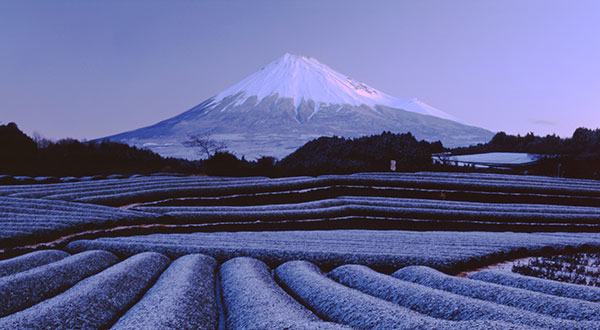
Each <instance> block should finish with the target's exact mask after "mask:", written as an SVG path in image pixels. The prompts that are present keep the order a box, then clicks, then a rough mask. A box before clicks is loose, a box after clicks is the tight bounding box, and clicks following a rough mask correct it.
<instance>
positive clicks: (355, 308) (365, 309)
mask: <svg viewBox="0 0 600 330" xmlns="http://www.w3.org/2000/svg"><path fill="white" fill-rule="evenodd" d="M275 276H276V278H277V280H278V281H279V282H280V283H281V284H282V285H283V286H284V287H285V288H287V290H289V292H291V293H292V294H293V295H294V297H295V298H296V299H298V300H300V301H301V302H302V303H304V304H305V305H307V306H309V307H310V308H311V309H312V310H313V311H315V313H317V315H319V316H320V317H322V318H323V319H326V320H332V321H334V322H337V323H342V324H346V325H349V326H352V327H355V328H358V329H386V330H388V329H506V328H507V324H506V323H500V322H498V323H496V322H490V321H464V322H453V321H447V320H439V319H435V318H432V317H429V316H426V315H423V314H420V313H417V312H415V311H412V310H410V309H408V308H404V307H401V306H398V305H396V304H393V303H390V302H388V301H385V300H382V299H379V298H375V297H373V296H370V295H367V294H364V293H362V292H360V291H358V290H355V289H351V288H348V287H346V286H343V285H341V284H339V283H337V282H335V281H333V280H331V279H329V278H327V277H326V276H325V275H324V274H323V273H322V272H321V270H320V269H319V268H318V267H317V266H315V265H314V264H311V263H309V262H307V261H290V262H287V263H285V264H283V265H281V266H279V267H277V269H276V270H275ZM513 328H518V326H513ZM524 328H525V327H524Z"/></svg>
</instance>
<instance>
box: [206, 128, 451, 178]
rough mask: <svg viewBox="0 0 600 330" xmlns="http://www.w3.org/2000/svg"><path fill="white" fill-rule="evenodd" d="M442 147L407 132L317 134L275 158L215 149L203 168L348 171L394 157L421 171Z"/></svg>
mask: <svg viewBox="0 0 600 330" xmlns="http://www.w3.org/2000/svg"><path fill="white" fill-rule="evenodd" d="M442 151H444V148H443V146H442V144H441V143H440V142H439V141H438V142H435V143H429V142H426V141H417V140H416V139H415V138H414V136H412V135H411V134H410V133H407V134H393V133H390V132H384V133H382V134H380V135H372V136H365V137H360V138H355V139H346V138H341V137H321V138H318V139H316V140H312V141H310V142H308V143H306V144H305V145H303V146H302V147H300V148H299V149H298V150H296V151H295V152H294V153H292V154H290V155H289V156H287V157H285V158H284V159H282V160H281V161H278V162H276V161H275V159H273V158H271V157H263V158H260V159H258V160H257V161H246V160H245V159H244V158H242V159H238V158H236V157H235V156H234V155H232V154H229V153H227V152H218V153H216V154H215V155H213V156H212V157H210V158H209V159H208V160H207V161H206V172H207V174H209V175H227V176H235V175H239V176H248V175H260V176H299V175H309V176H316V175H322V174H348V173H356V172H377V171H389V170H390V160H395V161H396V170H397V171H422V170H427V169H432V164H431V154H432V153H436V152H442Z"/></svg>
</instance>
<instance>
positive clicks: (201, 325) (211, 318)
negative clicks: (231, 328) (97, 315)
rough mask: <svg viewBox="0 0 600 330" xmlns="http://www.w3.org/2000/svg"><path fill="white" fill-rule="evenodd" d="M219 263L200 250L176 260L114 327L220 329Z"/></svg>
mask: <svg viewBox="0 0 600 330" xmlns="http://www.w3.org/2000/svg"><path fill="white" fill-rule="evenodd" d="M216 267H217V262H216V261H215V259H213V258H211V257H209V256H205V255H201V254H190V255H186V256H183V257H181V258H179V259H177V260H175V261H173V262H172V263H171V265H170V266H169V268H167V270H165V272H164V273H163V274H162V275H161V276H160V277H159V278H158V280H157V281H156V284H154V285H153V286H152V287H151V288H150V290H148V292H147V293H146V294H145V295H144V296H143V297H142V299H141V300H140V301H139V302H138V303H137V304H135V305H134V306H133V307H132V308H131V309H130V310H129V311H127V313H125V315H123V316H122V317H121V318H120V319H119V321H118V322H117V323H116V324H115V325H114V326H113V327H112V328H111V329H132V330H133V329H217V328H218V319H217V317H218V313H217V298H216V295H215V285H216V284H215V282H216V281H215V273H216Z"/></svg>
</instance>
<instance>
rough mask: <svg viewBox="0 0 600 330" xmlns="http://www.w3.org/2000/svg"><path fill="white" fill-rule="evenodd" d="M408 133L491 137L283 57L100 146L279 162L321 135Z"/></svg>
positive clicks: (460, 142)
mask: <svg viewBox="0 0 600 330" xmlns="http://www.w3.org/2000/svg"><path fill="white" fill-rule="evenodd" d="M382 131H391V132H393V133H405V132H411V133H412V134H413V135H414V136H415V137H416V138H417V139H424V140H428V141H437V140H440V141H442V143H443V144H444V146H449V147H455V146H466V145H470V144H475V143H480V142H487V141H489V140H490V139H491V137H492V136H493V133H492V132H491V131H488V130H485V129H482V128H479V127H474V126H469V125H467V124H465V123H464V122H462V121H461V120H459V119H457V118H455V117H453V116H452V115H450V114H448V113H445V112H443V111H441V110H438V109H436V108H434V107H432V106H429V105H427V104H425V103H423V102H421V101H419V100H418V99H416V98H396V97H393V96H390V95H387V94H385V93H383V92H380V91H378V90H376V89H374V88H372V87H370V86H368V85H366V84H364V83H361V82H359V81H356V80H354V79H352V78H349V77H347V76H345V75H343V74H340V73H338V72H336V71H334V70H332V69H331V68H329V67H328V66H326V65H324V64H322V63H320V62H319V61H317V60H316V59H314V58H312V57H307V56H299V55H292V54H285V55H283V56H281V57H280V58H278V59H276V60H275V61H273V62H271V63H269V64H268V65H267V66H265V67H264V68H262V69H261V70H259V71H258V72H255V73H254V74H252V75H250V76H248V77H247V78H245V79H244V80H242V81H240V82H239V83H237V84H235V85H233V86H231V87H230V88H228V89H226V90H224V91H223V92H221V93H219V94H218V95H216V96H214V97H212V98H210V99H208V100H206V101H204V102H202V103H200V104H199V105H197V106H195V107H193V108H191V109H189V110H188V111H185V112H183V113H181V114H179V115H177V116H175V117H172V118H169V119H167V120H164V121H161V122H159V123H157V124H155V125H152V126H148V127H144V128H140V129H136V130H133V131H129V132H125V133H121V134H117V135H113V136H109V137H107V138H105V139H109V140H112V141H118V142H124V143H127V144H130V145H135V146H137V147H142V148H148V149H151V150H152V151H154V152H157V153H159V154H161V155H163V156H168V157H181V158H188V159H193V158H197V155H196V154H195V153H194V150H191V149H190V148H186V147H185V146H184V144H183V143H184V142H185V141H188V140H189V139H190V137H191V136H203V135H210V138H211V139H213V140H215V141H218V142H222V143H224V144H225V145H226V146H227V150H229V151H231V152H233V153H235V154H237V155H238V156H242V155H243V156H245V157H246V158H249V159H252V158H257V157H260V156H274V157H276V158H283V157H285V156H286V155H288V154H290V153H292V152H293V151H295V150H296V149H297V148H299V147H300V146H302V145H303V144H304V143H306V142H308V141H310V140H312V139H315V138H318V137H321V136H334V135H335V136H343V137H358V136H362V135H371V134H380V133H381V132H382Z"/></svg>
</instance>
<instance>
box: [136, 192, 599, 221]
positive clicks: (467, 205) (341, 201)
mask: <svg viewBox="0 0 600 330" xmlns="http://www.w3.org/2000/svg"><path fill="white" fill-rule="evenodd" d="M344 205H361V206H383V207H395V208H422V209H438V210H439V209H442V210H461V211H487V212H495V213H500V214H501V213H523V212H526V213H545V214H578V215H580V214H588V215H598V216H600V208H597V207H578V206H565V205H560V206H559V205H539V204H497V203H480V202H457V201H447V200H430V199H414V198H393V197H368V196H360V197H357V196H340V197H338V198H330V199H323V200H317V201H309V202H302V203H292V204H270V205H250V206H138V207H135V208H133V209H134V210H138V211H143V212H152V213H170V212H181V213H186V212H189V213H193V212H234V211H235V212H243V211H253V212H254V211H280V210H314V209H321V208H327V207H333V206H344Z"/></svg>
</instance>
